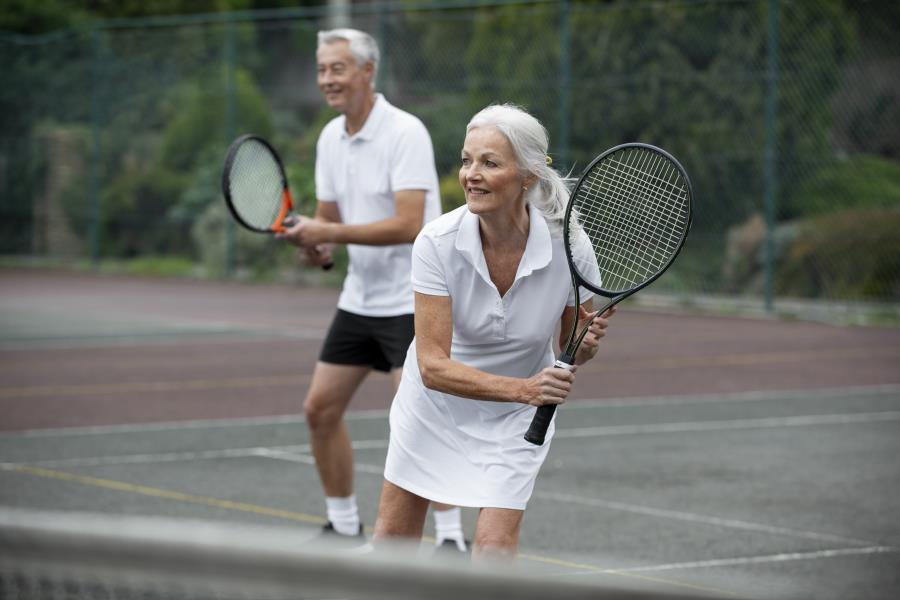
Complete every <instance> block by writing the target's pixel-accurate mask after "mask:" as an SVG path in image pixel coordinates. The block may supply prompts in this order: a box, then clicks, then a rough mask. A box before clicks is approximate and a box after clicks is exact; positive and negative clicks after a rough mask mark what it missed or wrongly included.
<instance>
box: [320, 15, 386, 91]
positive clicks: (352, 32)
mask: <svg viewBox="0 0 900 600" xmlns="http://www.w3.org/2000/svg"><path fill="white" fill-rule="evenodd" d="M335 42H347V44H348V45H349V46H350V53H351V54H353V58H355V59H356V64H357V65H359V66H360V67H362V66H365V64H366V63H372V89H373V90H374V89H375V77H376V76H377V75H378V59H379V58H380V53H379V52H378V43H377V42H376V41H375V38H373V37H372V36H371V35H369V34H368V33H366V32H365V31H360V30H358V29H346V28H344V29H329V30H326V31H320V32H319V45H318V47H320V48H321V47H322V46H324V45H325V44H333V43H335Z"/></svg>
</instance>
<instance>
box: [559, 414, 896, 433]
mask: <svg viewBox="0 0 900 600" xmlns="http://www.w3.org/2000/svg"><path fill="white" fill-rule="evenodd" d="M887 421H900V411H896V410H894V411H886V412H876V413H843V414H830V415H802V416H796V417H773V418H764V419H731V420H728V421H688V422H683V423H652V424H649V425H608V426H605V427H574V428H560V429H558V430H557V431H556V433H555V434H554V436H553V439H576V438H586V437H605V436H613V435H639V434H646V433H685V432H696V431H733V430H741V429H766V428H780V427H803V426H808V425H852V424H856V423H882V422H887Z"/></svg>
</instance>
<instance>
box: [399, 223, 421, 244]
mask: <svg viewBox="0 0 900 600" xmlns="http://www.w3.org/2000/svg"><path fill="white" fill-rule="evenodd" d="M420 231H422V223H421V221H412V222H409V223H407V224H406V226H405V227H404V228H403V236H404V241H403V243H405V244H412V243H413V242H414V241H416V236H417V235H419V232H420Z"/></svg>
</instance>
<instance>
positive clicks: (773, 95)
mask: <svg viewBox="0 0 900 600" xmlns="http://www.w3.org/2000/svg"><path fill="white" fill-rule="evenodd" d="M779 8H780V7H779V4H778V0H769V6H768V10H769V23H768V43H767V53H766V54H767V67H766V149H765V164H764V177H765V181H764V182H763V188H764V190H765V191H764V196H765V213H766V236H765V248H764V255H763V256H764V258H763V261H764V270H765V309H766V312H770V313H771V312H773V311H774V310H775V301H774V298H773V289H772V288H773V280H774V273H775V204H776V201H777V198H778V160H777V158H778V11H779Z"/></svg>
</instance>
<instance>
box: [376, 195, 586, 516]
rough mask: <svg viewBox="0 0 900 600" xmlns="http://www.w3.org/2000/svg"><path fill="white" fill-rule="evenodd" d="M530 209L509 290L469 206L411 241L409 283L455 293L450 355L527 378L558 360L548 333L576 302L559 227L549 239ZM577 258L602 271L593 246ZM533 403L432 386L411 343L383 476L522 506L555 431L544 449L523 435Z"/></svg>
mask: <svg viewBox="0 0 900 600" xmlns="http://www.w3.org/2000/svg"><path fill="white" fill-rule="evenodd" d="M529 211H530V212H529V214H530V226H529V232H528V241H527V244H526V247H525V253H524V255H523V256H522V259H521V261H520V263H519V269H518V272H517V273H516V278H515V281H514V283H513V285H512V287H510V289H509V290H508V291H507V292H506V294H505V295H504V296H503V297H501V296H500V294H499V292H498V291H497V288H496V287H495V286H494V284H493V283H492V282H491V278H490V275H489V273H488V269H487V264H486V263H485V260H484V253H483V252H482V248H481V236H480V233H479V225H478V217H477V216H476V215H474V214H472V213H470V212H469V211H468V209H467V208H466V207H465V206H462V207H460V208H458V209H456V210H454V211H452V212H449V213H447V214H445V215H443V216H441V217H439V218H438V219H436V220H434V221H432V222H431V223H428V224H427V225H426V226H425V227H424V228H423V230H422V232H421V233H420V234H419V236H418V238H417V239H416V242H415V245H414V248H413V263H412V282H413V289H414V290H415V291H417V292H419V293H422V294H428V295H435V296H450V297H451V299H452V310H453V341H452V346H451V358H452V359H453V360H456V361H459V362H462V363H465V364H467V365H469V366H472V367H475V368H477V369H480V370H482V371H485V372H487V373H492V374H495V375H504V376H508V377H520V378H526V377H530V376H532V375H534V374H535V373H537V372H538V371H540V370H541V369H543V368H545V367H548V366H550V365H552V364H553V362H554V355H553V346H552V336H553V335H554V331H555V329H556V327H557V325H558V323H559V320H560V317H561V316H562V312H563V309H564V307H565V306H566V305H569V306H571V305H573V304H574V302H575V299H574V294H573V292H572V285H571V279H570V276H569V268H568V264H567V262H566V257H565V250H564V248H563V242H562V234H561V233H560V234H557V235H552V236H551V233H550V229H549V228H548V226H547V223H546V221H545V220H544V218H543V215H542V214H541V213H540V212H539V211H538V210H536V209H535V208H534V207H530V209H529ZM576 260H580V261H582V260H583V261H585V264H592V265H594V268H595V269H596V261H595V258H594V254H593V252H592V250H591V248H590V246H589V245H585V246H583V247H581V248H579V249H578V250H577V251H576ZM590 297H591V294H590V293H585V294H584V297H583V299H582V301H584V300H587V299H588V298H590ZM535 410H536V409H535V407H533V406H529V405H527V404H520V403H511V402H491V401H484V400H472V399H468V398H461V397H459V396H454V395H451V394H446V393H442V392H438V391H435V390H432V389H428V388H426V387H425V385H424V384H423V383H422V378H421V375H420V373H419V366H418V361H417V358H416V342H415V340H413V343H412V344H411V345H410V348H409V352H408V353H407V356H406V362H405V364H404V367H403V378H402V380H401V383H400V387H399V389H398V390H397V395H396V396H395V397H394V402H393V405H392V407H391V414H390V426H391V436H390V445H389V447H388V455H387V463H386V465H385V473H384V476H385V478H386V479H387V480H388V481H390V482H391V483H393V484H395V485H397V486H399V487H401V488H403V489H405V490H407V491H410V492H412V493H414V494H416V495H418V496H421V497H423V498H427V499H429V500H432V501H436V502H443V503H445V504H453V505H457V506H473V507H494V508H511V509H518V510H524V509H525V505H526V504H527V502H528V499H529V498H530V497H531V492H532V490H533V488H534V481H535V478H536V477H537V473H538V470H539V469H540V467H541V464H543V462H544V458H545V457H546V456H547V451H548V449H549V446H550V440H551V439H552V437H553V431H554V426H553V425H551V426H550V431H549V432H548V435H547V441H546V442H545V443H544V445H543V446H535V445H533V444H530V443H529V442H526V441H525V440H524V438H523V436H524V435H525V432H526V431H527V430H528V426H529V424H530V423H531V419H532V416H533V415H534V411H535Z"/></svg>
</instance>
